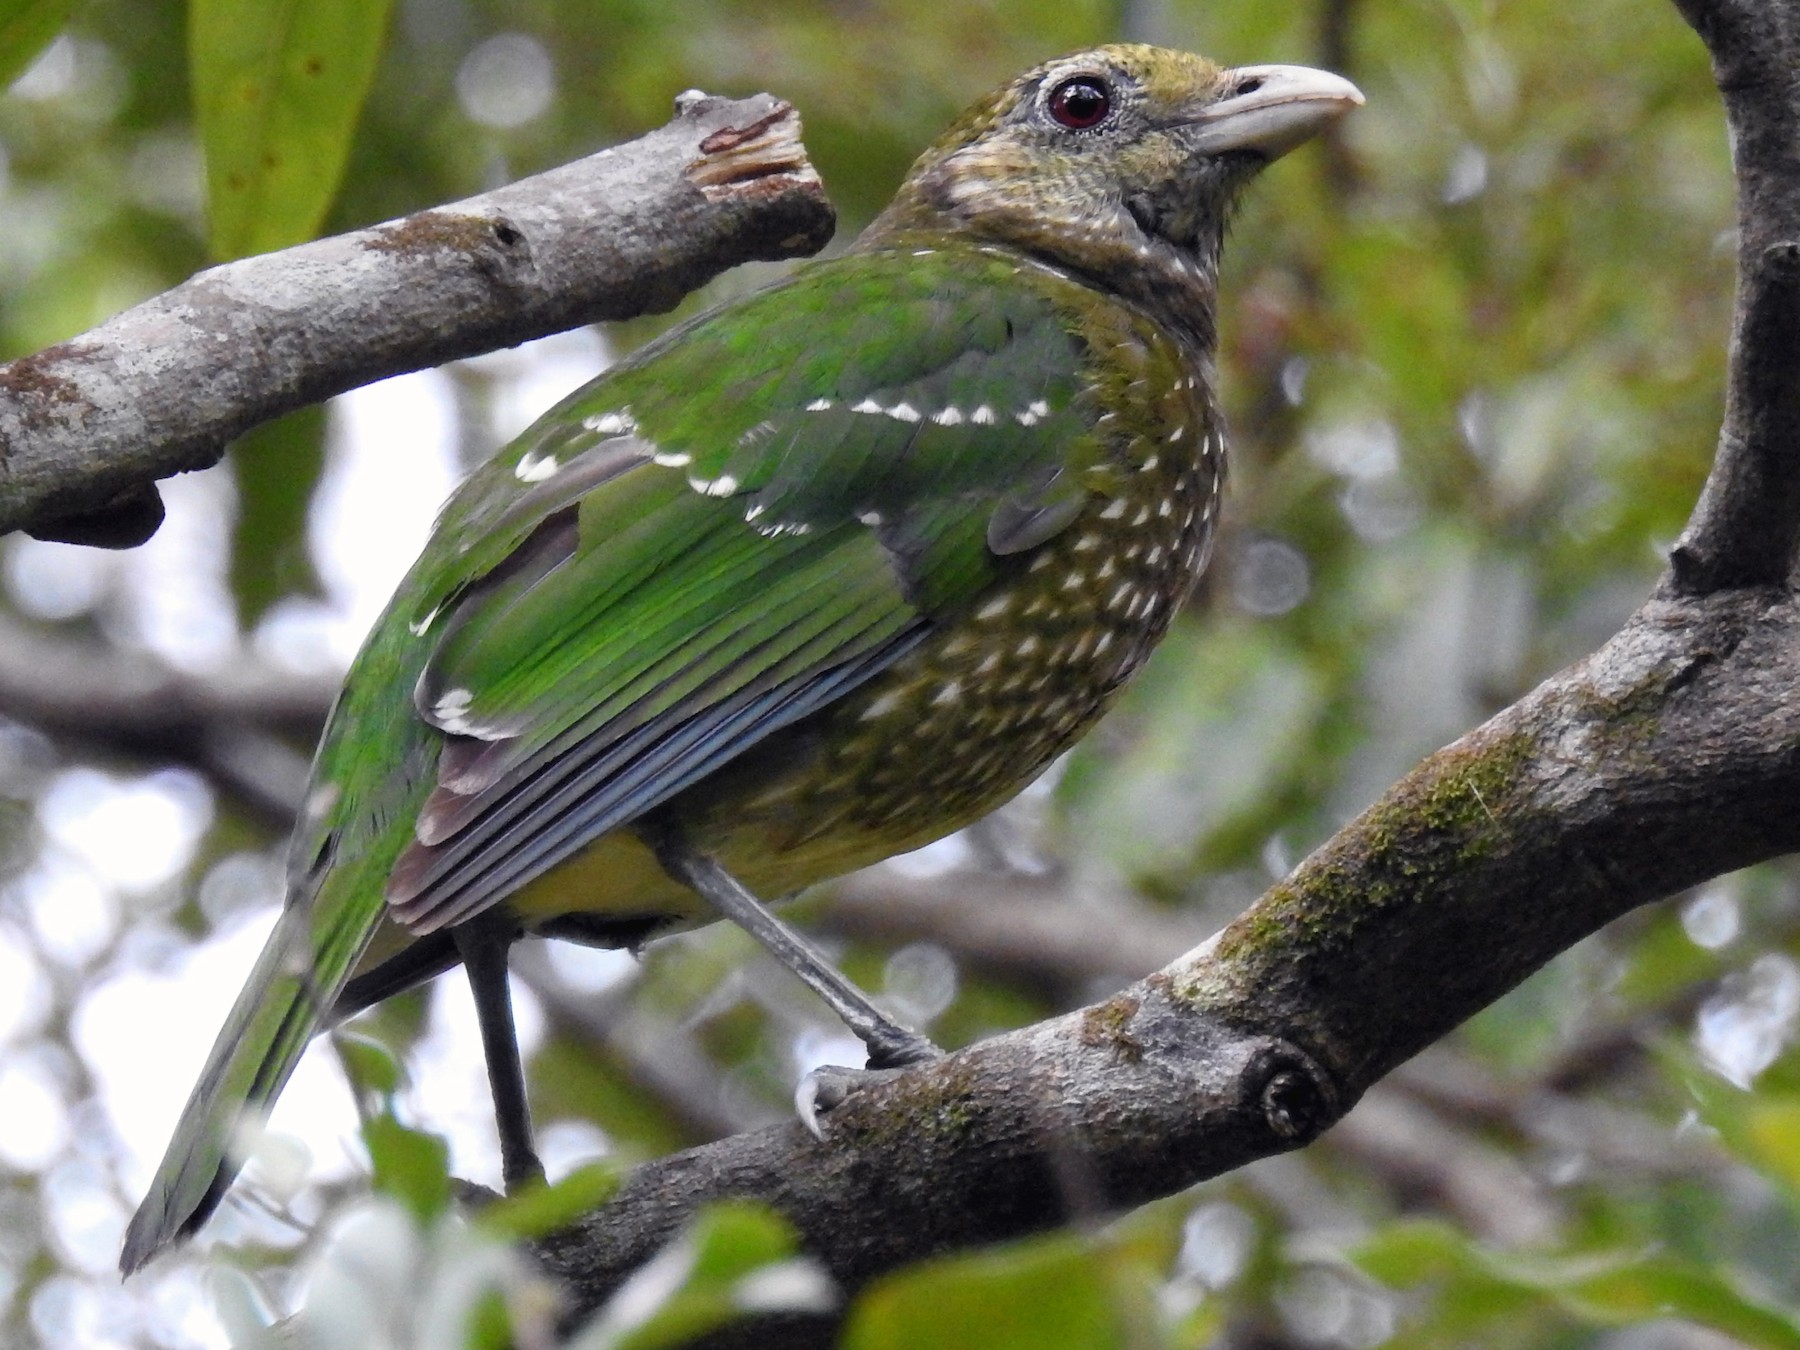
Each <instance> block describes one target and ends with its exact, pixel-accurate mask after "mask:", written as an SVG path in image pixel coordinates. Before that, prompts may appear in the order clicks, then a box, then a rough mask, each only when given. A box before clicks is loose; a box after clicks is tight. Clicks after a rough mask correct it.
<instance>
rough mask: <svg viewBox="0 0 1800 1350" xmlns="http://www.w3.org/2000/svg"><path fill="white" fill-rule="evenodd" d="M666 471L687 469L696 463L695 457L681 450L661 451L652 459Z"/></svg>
mask: <svg viewBox="0 0 1800 1350" xmlns="http://www.w3.org/2000/svg"><path fill="white" fill-rule="evenodd" d="M650 458H651V459H652V460H654V461H655V462H656V463H658V464H660V465H662V466H663V468H665V469H685V468H686V467H687V466H688V465H689V464H691V463H693V462H694V457H693V456H692V455H689V454H685V453H684V452H682V451H680V450H660V451H658V452H657V453H656V454H654V455H652V456H651V457H650Z"/></svg>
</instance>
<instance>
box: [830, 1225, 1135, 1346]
mask: <svg viewBox="0 0 1800 1350" xmlns="http://www.w3.org/2000/svg"><path fill="white" fill-rule="evenodd" d="M1113 1291H1114V1282H1113V1279H1112V1276H1111V1272H1110V1271H1109V1269H1108V1267H1107V1264H1106V1262H1105V1260H1104V1259H1103V1257H1102V1256H1101V1255H1098V1254H1096V1253H1095V1251H1094V1250H1093V1248H1092V1247H1091V1246H1090V1245H1089V1244H1088V1243H1086V1242H1084V1241H1082V1240H1080V1239H1079V1238H1075V1237H1069V1236H1057V1237H1052V1238H1047V1239H1043V1240H1041V1241H1035V1242H1026V1243H1019V1244H1016V1245H1013V1246H1009V1247H1006V1248H1005V1249H1003V1250H1001V1251H995V1252H981V1253H977V1254H976V1255H973V1256H962V1257H955V1258H952V1259H949V1260H943V1261H930V1262H926V1263H924V1264H921V1265H917V1266H913V1267H911V1268H910V1269H908V1270H903V1271H901V1272H899V1273H898V1274H895V1275H892V1276H889V1277H888V1278H887V1279H884V1280H881V1281H880V1282H878V1283H876V1284H875V1285H873V1286H871V1287H870V1288H869V1289H868V1291H867V1292H865V1293H864V1294H863V1295H862V1296H861V1297H860V1298H858V1299H857V1300H856V1302H855V1304H854V1305H853V1306H852V1307H851V1309H850V1319H849V1324H848V1326H847V1327H846V1329H845V1333H844V1340H843V1344H844V1346H845V1348H846V1350H913V1347H916V1346H924V1345H929V1346H931V1347H933V1350H965V1348H966V1350H1052V1348H1053V1347H1061V1346H1068V1347H1075V1346H1079V1347H1081V1350H1107V1348H1108V1347H1112V1346H1123V1345H1126V1344H1128V1343H1130V1342H1129V1340H1128V1336H1129V1333H1128V1329H1127V1327H1126V1324H1125V1322H1124V1320H1123V1319H1122V1318H1121V1316H1120V1310H1119V1306H1118V1301H1117V1300H1116V1299H1115V1297H1114V1292H1113Z"/></svg>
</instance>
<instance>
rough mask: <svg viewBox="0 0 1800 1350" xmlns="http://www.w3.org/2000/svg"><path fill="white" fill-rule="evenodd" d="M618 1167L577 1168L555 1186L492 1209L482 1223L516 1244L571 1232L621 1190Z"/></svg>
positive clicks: (606, 1164)
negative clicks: (566, 1231)
mask: <svg viewBox="0 0 1800 1350" xmlns="http://www.w3.org/2000/svg"><path fill="white" fill-rule="evenodd" d="M619 1181H620V1171H619V1168H618V1166H617V1164H615V1163H611V1162H604V1161H603V1162H591V1163H587V1164H586V1165H584V1166H582V1167H578V1168H576V1169H575V1170H574V1171H573V1172H571V1173H569V1175H568V1176H566V1177H564V1178H563V1179H562V1180H561V1181H559V1182H557V1183H556V1184H555V1185H554V1186H542V1187H538V1186H532V1187H527V1188H526V1189H525V1190H524V1191H523V1192H521V1193H520V1194H518V1195H509V1196H508V1197H507V1198H506V1199H504V1200H501V1201H498V1202H496V1203H495V1204H492V1205H489V1206H488V1207H487V1208H486V1209H484V1210H482V1211H481V1216H480V1219H479V1220H478V1222H479V1223H480V1225H481V1227H482V1228H484V1229H486V1230H487V1231H488V1232H490V1233H492V1234H493V1235H494V1236H496V1237H499V1238H504V1239H507V1240H509V1241H513V1242H526V1241H530V1240H531V1239H533V1238H540V1237H544V1236H546V1235H547V1234H550V1233H554V1232H557V1231H558V1230H559V1229H563V1228H567V1227H568V1226H569V1225H570V1224H571V1223H573V1222H574V1221H575V1220H576V1219H578V1218H580V1217H581V1216H582V1215H583V1214H586V1213H588V1212H589V1211H590V1210H594V1209H597V1208H599V1207H600V1206H601V1205H603V1204H605V1203H606V1202H607V1201H608V1200H610V1199H612V1197H613V1193H614V1192H616V1191H617V1190H618V1189H619Z"/></svg>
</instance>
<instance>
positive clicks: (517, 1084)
mask: <svg viewBox="0 0 1800 1350" xmlns="http://www.w3.org/2000/svg"><path fill="white" fill-rule="evenodd" d="M451 933H452V936H454V938H455V939H456V950H457V952H458V953H459V954H460V955H461V956H462V961H463V965H464V967H465V968H466V969H467V970H468V972H469V989H470V991H471V992H473V994H474V995H475V1017H476V1020H477V1021H479V1022H480V1024H481V1049H482V1053H483V1054H484V1055H485V1056H486V1058H487V1071H488V1086H489V1088H491V1089H492V1091H493V1094H494V1124H495V1126H496V1127H497V1128H498V1129H499V1131H500V1175H501V1176H502V1177H503V1178H504V1179H505V1182H506V1189H507V1192H508V1193H509V1194H510V1193H511V1192H513V1191H514V1190H516V1189H518V1187H520V1186H521V1185H523V1184H525V1183H526V1182H529V1181H542V1180H543V1179H544V1165H543V1163H541V1162H539V1161H538V1155H537V1149H536V1148H535V1147H534V1146H533V1144H532V1139H531V1103H530V1101H529V1100H528V1099H527V1098H526V1095H525V1065H524V1062H523V1061H522V1060H521V1059H520V1058H519V1037H518V1033H517V1032H516V1031H515V1030H514V1029H513V1012H512V990H511V989H510V988H509V987H508V985H507V978H506V958H507V953H508V951H510V950H511V948H512V944H513V939H514V937H516V936H517V933H516V930H515V929H514V927H513V925H512V924H511V923H510V922H509V921H508V920H506V919H505V918H504V917H502V916H501V915H499V914H496V913H494V912H493V911H492V910H489V911H488V912H486V913H483V914H479V915H477V916H476V917H475V918H473V919H469V920H467V921H465V922H463V923H459V924H458V925H456V927H455V928H453V929H452V930H451Z"/></svg>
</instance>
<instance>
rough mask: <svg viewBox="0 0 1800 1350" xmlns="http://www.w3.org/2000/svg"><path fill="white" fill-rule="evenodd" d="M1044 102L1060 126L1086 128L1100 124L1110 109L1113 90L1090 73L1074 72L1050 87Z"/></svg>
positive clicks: (1084, 129)
mask: <svg viewBox="0 0 1800 1350" xmlns="http://www.w3.org/2000/svg"><path fill="white" fill-rule="evenodd" d="M1047 106H1048V107H1049V109H1050V116H1052V117H1054V118H1055V119H1056V121H1057V124H1058V125H1059V126H1065V127H1067V128H1068V129H1069V130H1070V131H1086V130H1087V129H1088V128H1089V127H1097V126H1099V125H1100V124H1101V123H1102V122H1104V121H1105V120H1106V115H1107V114H1108V113H1109V112H1111V111H1112V90H1110V89H1108V88H1107V87H1106V84H1105V82H1104V81H1102V80H1099V79H1097V78H1096V77H1094V76H1092V75H1077V76H1075V77H1073V78H1072V79H1067V80H1064V81H1063V82H1062V83H1061V84H1059V85H1057V86H1056V88H1054V89H1052V90H1051V91H1050V98H1049V100H1048V104H1047Z"/></svg>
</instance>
